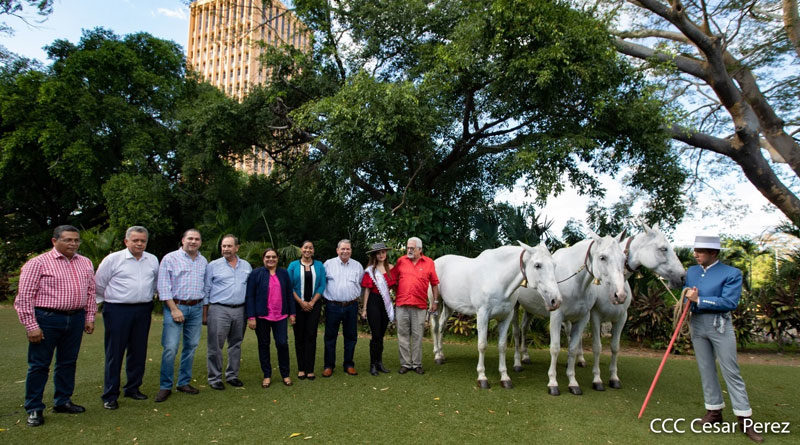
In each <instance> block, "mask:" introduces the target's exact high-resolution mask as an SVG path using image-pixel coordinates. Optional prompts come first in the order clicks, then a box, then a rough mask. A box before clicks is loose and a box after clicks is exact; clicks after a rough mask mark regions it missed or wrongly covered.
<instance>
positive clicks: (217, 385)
mask: <svg viewBox="0 0 800 445" xmlns="http://www.w3.org/2000/svg"><path fill="white" fill-rule="evenodd" d="M208 387H209V388H211V389H216V390H217V391H222V390H223V389H225V385H223V384H222V382H214V383H209V384H208Z"/></svg>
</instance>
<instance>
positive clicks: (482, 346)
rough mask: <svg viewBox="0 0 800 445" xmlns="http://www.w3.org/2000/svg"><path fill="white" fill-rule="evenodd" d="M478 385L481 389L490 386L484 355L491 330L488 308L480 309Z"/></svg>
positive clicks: (478, 315) (478, 317) (478, 321)
mask: <svg viewBox="0 0 800 445" xmlns="http://www.w3.org/2000/svg"><path fill="white" fill-rule="evenodd" d="M477 323H478V368H477V371H478V386H479V387H480V388H481V389H488V388H489V380H487V379H486V367H485V366H484V365H483V359H484V355H485V354H486V336H487V333H488V331H489V317H488V311H487V310H486V308H480V309H478V313H477Z"/></svg>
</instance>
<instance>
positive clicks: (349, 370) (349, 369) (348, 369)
mask: <svg viewBox="0 0 800 445" xmlns="http://www.w3.org/2000/svg"><path fill="white" fill-rule="evenodd" d="M344 372H346V373H347V374H348V375H358V372H356V368H353V367H352V366H351V367H349V368H347V369H345V370H344Z"/></svg>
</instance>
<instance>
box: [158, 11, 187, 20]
mask: <svg viewBox="0 0 800 445" xmlns="http://www.w3.org/2000/svg"><path fill="white" fill-rule="evenodd" d="M156 11H157V12H158V15H163V16H167V17H170V18H173V19H178V20H186V19H187V10H186V8H175V9H168V8H158V9H157V10H156Z"/></svg>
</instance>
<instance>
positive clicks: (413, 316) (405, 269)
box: [390, 237, 439, 374]
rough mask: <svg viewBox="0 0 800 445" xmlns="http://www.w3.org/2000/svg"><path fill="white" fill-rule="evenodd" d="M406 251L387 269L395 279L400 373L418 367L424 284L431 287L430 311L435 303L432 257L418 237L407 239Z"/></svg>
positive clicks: (425, 294)
mask: <svg viewBox="0 0 800 445" xmlns="http://www.w3.org/2000/svg"><path fill="white" fill-rule="evenodd" d="M406 249H407V254H406V255H405V256H402V257H400V258H399V259H398V260H397V264H396V265H395V266H394V268H393V269H392V270H391V271H390V273H391V274H392V278H394V280H395V282H396V283H397V300H396V306H397V308H396V309H395V319H396V320H397V346H398V349H399V350H400V370H399V371H398V372H399V373H400V374H405V373H407V372H408V371H411V370H414V371H415V372H416V373H417V374H424V373H425V370H424V369H422V334H423V332H424V330H425V319H426V318H427V313H426V311H427V309H428V285H430V286H431V287H432V289H433V300H432V301H431V312H436V309H437V308H438V303H439V277H438V276H436V268H435V267H434V264H433V260H432V259H430V258H428V257H426V256H425V255H423V254H422V240H421V239H419V238H417V237H412V238H409V239H408V243H407V244H406Z"/></svg>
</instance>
